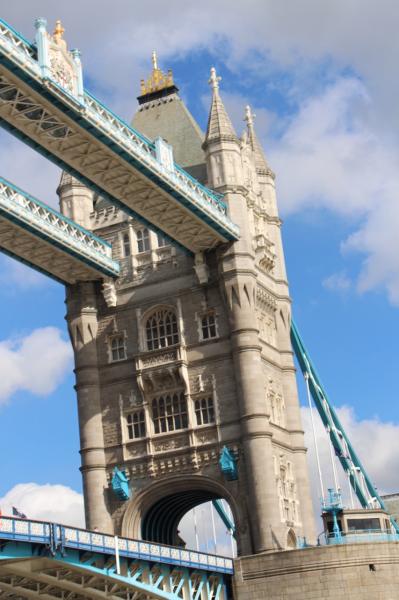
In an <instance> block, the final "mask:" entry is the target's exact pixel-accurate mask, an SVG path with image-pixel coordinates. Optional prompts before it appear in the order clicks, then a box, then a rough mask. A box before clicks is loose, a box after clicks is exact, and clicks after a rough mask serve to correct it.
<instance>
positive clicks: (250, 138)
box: [244, 106, 274, 177]
mask: <svg viewBox="0 0 399 600" xmlns="http://www.w3.org/2000/svg"><path fill="white" fill-rule="evenodd" d="M255 117H256V115H254V114H253V112H252V111H251V107H250V106H246V107H245V117H244V121H246V123H247V142H248V144H249V145H250V147H251V149H252V152H253V156H254V162H255V169H256V172H257V173H258V174H262V175H271V176H272V177H274V173H273V171H272V170H271V169H270V167H269V165H268V162H267V160H266V156H265V153H264V151H263V148H262V146H261V143H260V141H259V139H258V136H257V135H256V133H255V127H254V119H255Z"/></svg>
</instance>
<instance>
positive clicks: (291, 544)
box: [287, 529, 297, 550]
mask: <svg viewBox="0 0 399 600" xmlns="http://www.w3.org/2000/svg"><path fill="white" fill-rule="evenodd" d="M296 547H297V540H296V535H295V532H294V531H293V530H292V529H290V530H289V532H288V535H287V550H295V548H296Z"/></svg>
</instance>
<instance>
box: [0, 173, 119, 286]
mask: <svg viewBox="0 0 399 600" xmlns="http://www.w3.org/2000/svg"><path fill="white" fill-rule="evenodd" d="M0 213H1V214H2V215H3V216H7V217H8V218H11V219H12V220H13V221H16V222H17V223H18V225H20V226H21V227H24V228H26V229H28V230H30V231H32V230H33V231H35V232H38V233H39V234H41V235H45V236H46V237H47V238H49V239H50V240H52V241H53V242H55V243H57V242H58V243H59V244H61V245H62V247H63V248H64V249H66V250H67V251H71V252H72V251H73V252H74V254H75V255H78V256H80V257H81V258H85V259H88V260H90V261H91V262H92V263H93V266H95V267H97V268H100V269H103V270H106V272H107V274H108V275H113V276H116V275H118V273H119V264H118V263H117V262H116V261H115V260H113V258H112V247H111V244H109V243H108V242H106V241H105V240H102V239H101V238H99V237H97V236H96V235H95V234H94V233H92V232H91V231H88V230H87V229H84V228H83V227H81V226H80V225H78V224H77V223H75V222H74V221H72V220H71V219H68V217H66V216H65V215H62V214H61V213H59V212H58V211H56V210H55V209H53V208H51V207H50V206H47V204H44V203H43V202H41V201H40V200H38V199H37V198H34V197H33V196H31V195H30V194H28V193H27V192H24V191H23V190H21V189H20V188H19V187H18V186H16V185H14V184H13V183H11V182H10V181H7V179H4V178H3V177H0Z"/></svg>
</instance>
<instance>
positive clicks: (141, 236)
mask: <svg viewBox="0 0 399 600" xmlns="http://www.w3.org/2000/svg"><path fill="white" fill-rule="evenodd" d="M136 235H137V252H147V250H150V232H149V231H148V229H147V228H145V229H139V230H138V231H137V233H136Z"/></svg>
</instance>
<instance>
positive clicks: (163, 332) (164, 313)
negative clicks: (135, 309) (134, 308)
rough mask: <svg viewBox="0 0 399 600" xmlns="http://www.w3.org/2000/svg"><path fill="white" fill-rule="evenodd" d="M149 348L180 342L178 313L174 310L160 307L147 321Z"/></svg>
mask: <svg viewBox="0 0 399 600" xmlns="http://www.w3.org/2000/svg"><path fill="white" fill-rule="evenodd" d="M145 333H146V339H147V350H157V349H158V348H166V347H167V346H173V345H174V344H178V343H179V334H178V330H177V319H176V315H175V313H174V312H173V311H172V310H168V309H160V310H157V311H156V312H155V313H153V314H152V315H151V316H150V317H149V318H148V319H147V322H146V325H145Z"/></svg>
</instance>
